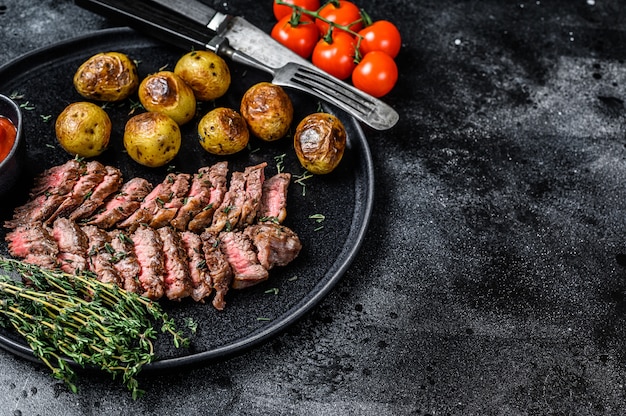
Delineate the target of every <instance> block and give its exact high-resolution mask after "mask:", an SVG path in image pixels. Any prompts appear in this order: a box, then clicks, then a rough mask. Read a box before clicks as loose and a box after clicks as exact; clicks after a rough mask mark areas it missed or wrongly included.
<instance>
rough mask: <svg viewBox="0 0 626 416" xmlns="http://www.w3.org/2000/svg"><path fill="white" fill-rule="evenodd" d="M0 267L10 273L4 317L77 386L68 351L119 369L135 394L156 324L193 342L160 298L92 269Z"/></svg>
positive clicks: (85, 361) (0, 290)
mask: <svg viewBox="0 0 626 416" xmlns="http://www.w3.org/2000/svg"><path fill="white" fill-rule="evenodd" d="M0 268H2V269H4V270H5V271H6V272H7V273H6V274H1V273H0V324H1V325H3V326H5V327H7V326H12V327H13V328H15V330H16V331H17V332H18V333H20V334H21V335H22V336H23V337H24V338H25V339H26V341H27V342H28V344H29V345H30V347H31V349H32V350H33V353H34V354H35V356H37V357H38V358H40V359H41V360H42V361H43V362H44V363H45V364H46V365H47V366H48V367H49V368H50V369H51V370H52V374H53V376H54V377H55V378H58V379H60V380H63V381H64V382H65V383H66V384H67V386H68V387H69V388H70V390H72V391H73V392H76V391H77V387H76V385H75V384H74V379H75V377H76V374H75V372H74V370H73V369H72V367H71V366H70V365H69V364H68V362H67V361H66V360H67V359H68V358H69V359H71V360H73V361H74V362H76V363H77V364H79V365H81V366H91V367H96V368H99V369H101V370H104V371H106V372H108V373H110V374H111V375H112V376H113V378H116V376H121V379H122V382H123V383H124V385H125V386H126V387H127V388H128V389H129V390H131V392H132V396H133V398H137V397H139V396H140V395H141V394H143V391H142V390H140V389H139V386H138V382H137V379H136V376H137V374H138V373H139V372H140V371H141V368H142V366H143V365H144V364H148V363H150V362H151V361H152V360H153V358H154V346H153V340H155V339H156V335H157V332H158V331H157V330H156V329H155V328H157V325H160V326H161V328H160V329H161V331H162V332H163V333H169V334H170V335H171V336H172V339H173V343H174V345H175V346H176V347H181V346H185V347H186V346H188V344H189V340H188V339H187V338H185V337H184V336H183V334H182V332H181V331H179V330H178V329H177V328H176V325H175V323H174V321H173V320H172V319H170V318H169V317H168V315H167V314H166V313H165V312H164V311H163V310H162V309H161V307H160V306H159V305H158V304H157V303H154V302H152V301H150V300H149V299H147V298H144V297H141V296H139V295H137V294H135V293H131V292H127V291H125V290H123V289H120V288H118V287H117V286H115V285H112V284H106V283H102V282H100V281H98V280H96V279H95V278H92V277H90V276H89V274H88V273H85V274H82V275H72V274H67V273H64V272H62V271H58V270H47V269H44V268H40V267H38V266H35V265H31V264H28V263H25V262H22V261H18V260H13V259H5V258H0ZM11 274H18V275H20V276H22V278H23V279H25V281H27V282H28V284H24V283H22V282H18V281H15V280H14V279H13V278H12V276H11Z"/></svg>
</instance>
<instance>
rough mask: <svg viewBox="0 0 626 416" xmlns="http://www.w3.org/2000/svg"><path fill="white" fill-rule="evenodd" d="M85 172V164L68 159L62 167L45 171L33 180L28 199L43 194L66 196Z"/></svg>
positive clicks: (58, 166)
mask: <svg viewBox="0 0 626 416" xmlns="http://www.w3.org/2000/svg"><path fill="white" fill-rule="evenodd" d="M84 170H85V164H84V163H82V162H80V161H79V160H77V159H70V160H68V161H67V162H65V163H64V164H62V165H57V166H53V167H51V168H49V169H46V170H45V171H43V172H42V173H40V174H39V175H37V177H36V178H35V183H34V185H33V188H32V189H31V190H30V197H31V198H35V197H36V196H39V195H44V194H61V195H66V194H68V193H69V192H70V191H71V190H72V188H73V187H74V184H75V183H76V181H77V180H78V178H79V177H80V175H81V173H82V172H84Z"/></svg>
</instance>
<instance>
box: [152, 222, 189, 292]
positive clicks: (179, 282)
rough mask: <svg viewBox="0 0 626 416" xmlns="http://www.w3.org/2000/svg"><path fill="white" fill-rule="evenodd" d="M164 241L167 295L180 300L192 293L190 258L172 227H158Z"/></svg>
mask: <svg viewBox="0 0 626 416" xmlns="http://www.w3.org/2000/svg"><path fill="white" fill-rule="evenodd" d="M158 233H159V237H160V238H161V241H162V242H163V256H164V257H165V275H164V277H163V283H164V285H165V296H167V298H168V299H169V300H180V299H182V298H184V297H187V296H189V295H190V294H191V289H192V287H191V277H190V276H189V260H188V259H187V251H186V250H185V247H184V246H183V243H182V241H181V239H180V235H179V234H178V232H177V231H176V230H174V229H173V228H172V227H161V228H159V229H158Z"/></svg>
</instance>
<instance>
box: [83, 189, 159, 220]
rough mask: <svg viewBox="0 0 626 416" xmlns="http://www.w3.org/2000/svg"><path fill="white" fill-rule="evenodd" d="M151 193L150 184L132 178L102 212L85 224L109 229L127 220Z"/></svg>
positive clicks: (111, 198)
mask: <svg viewBox="0 0 626 416" xmlns="http://www.w3.org/2000/svg"><path fill="white" fill-rule="evenodd" d="M150 191H152V184H150V182H148V181H147V180H145V179H143V178H133V179H131V180H129V181H128V182H126V183H125V184H124V185H122V189H121V190H120V192H119V193H117V194H115V196H113V197H110V198H109V199H108V200H107V201H106V202H105V205H104V208H103V210H102V211H100V212H98V213H96V215H95V216H94V217H93V218H92V219H90V220H89V221H88V222H87V224H93V225H96V226H98V227H100V228H104V229H109V228H111V227H113V226H114V225H115V224H117V223H118V222H120V221H122V220H124V219H126V218H128V217H129V216H130V215H132V214H133V213H134V212H135V211H137V209H138V208H139V206H140V205H141V203H142V201H143V200H144V198H145V197H146V196H147V195H148V194H149V193H150Z"/></svg>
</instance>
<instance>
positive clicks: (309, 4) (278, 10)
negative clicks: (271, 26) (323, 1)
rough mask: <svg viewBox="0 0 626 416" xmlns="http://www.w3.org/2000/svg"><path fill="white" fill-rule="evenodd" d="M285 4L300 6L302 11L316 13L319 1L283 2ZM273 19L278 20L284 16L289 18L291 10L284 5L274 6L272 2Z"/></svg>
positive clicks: (293, 0) (290, 0)
mask: <svg viewBox="0 0 626 416" xmlns="http://www.w3.org/2000/svg"><path fill="white" fill-rule="evenodd" d="M283 2H285V3H289V4H293V5H294V6H300V7H302V8H303V9H306V10H310V11H312V12H314V11H317V9H319V8H320V0H283ZM273 3H274V7H273V11H274V17H275V18H276V20H280V19H282V18H283V17H285V16H291V13H292V12H293V8H291V7H289V6H285V5H284V4H276V0H274V2H273Z"/></svg>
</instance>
